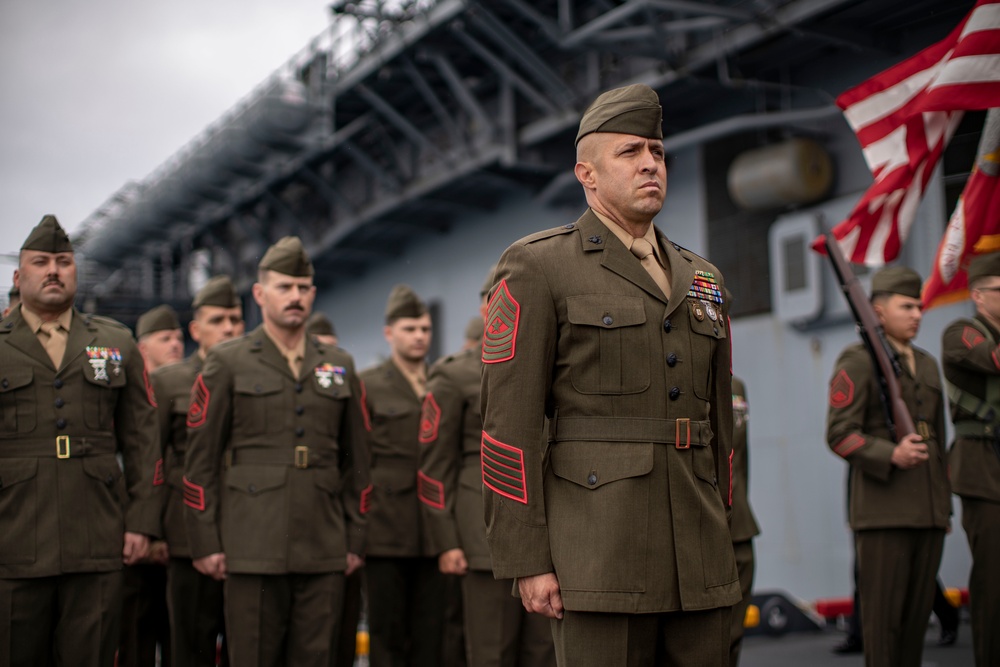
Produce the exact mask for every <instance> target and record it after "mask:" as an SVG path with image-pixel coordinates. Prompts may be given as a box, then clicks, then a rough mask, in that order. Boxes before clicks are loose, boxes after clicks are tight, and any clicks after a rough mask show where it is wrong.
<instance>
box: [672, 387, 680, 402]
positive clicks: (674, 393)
mask: <svg viewBox="0 0 1000 667" xmlns="http://www.w3.org/2000/svg"><path fill="white" fill-rule="evenodd" d="M680 397H681V388H680V387H673V388H671V389H670V400H671V401H676V400H677V399H678V398H680Z"/></svg>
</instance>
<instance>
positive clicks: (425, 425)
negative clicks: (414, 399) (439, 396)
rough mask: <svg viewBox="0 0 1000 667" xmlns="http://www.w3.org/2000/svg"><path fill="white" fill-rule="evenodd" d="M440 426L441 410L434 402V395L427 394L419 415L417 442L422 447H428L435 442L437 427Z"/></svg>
mask: <svg viewBox="0 0 1000 667" xmlns="http://www.w3.org/2000/svg"><path fill="white" fill-rule="evenodd" d="M440 425H441V408H440V407H438V404H437V401H435V400H434V394H432V393H431V392H427V395H426V396H424V405H423V408H422V409H421V414H420V436H419V437H418V440H419V441H420V444H422V445H429V444H430V443H432V442H434V441H435V440H437V437H438V426H440Z"/></svg>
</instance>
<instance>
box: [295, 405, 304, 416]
mask: <svg viewBox="0 0 1000 667" xmlns="http://www.w3.org/2000/svg"><path fill="white" fill-rule="evenodd" d="M305 411H306V409H305V407H304V406H301V405H296V406H295V414H297V415H301V414H302V413H303V412H305Z"/></svg>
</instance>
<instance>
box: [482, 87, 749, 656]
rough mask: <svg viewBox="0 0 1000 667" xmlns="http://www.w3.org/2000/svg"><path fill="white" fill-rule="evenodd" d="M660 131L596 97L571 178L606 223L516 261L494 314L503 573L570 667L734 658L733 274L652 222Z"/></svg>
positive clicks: (655, 111) (495, 453)
mask: <svg viewBox="0 0 1000 667" xmlns="http://www.w3.org/2000/svg"><path fill="white" fill-rule="evenodd" d="M661 126H662V119H661V107H660V105H659V99H658V97H657V95H656V93H655V92H654V91H653V90H652V89H650V88H649V87H648V86H643V85H634V86H628V87H626V88H619V89H616V90H612V91H609V92H607V93H604V94H602V95H601V96H600V97H598V98H597V100H596V101H595V102H594V103H593V104H592V105H591V106H590V107H589V108H588V109H587V111H586V112H585V113H584V115H583V118H582V120H581V122H580V130H579V134H578V137H577V141H578V145H577V160H578V162H577V164H576V167H575V172H576V176H577V179H578V180H579V181H580V182H581V184H582V185H583V187H584V191H585V193H586V196H587V202H588V204H589V205H590V208H589V209H588V210H587V211H586V212H585V213H584V214H583V215H582V216H581V217H580V218H579V219H578V220H577V221H576V222H570V223H568V224H565V225H563V226H561V227H557V228H555V229H551V230H548V231H544V232H540V233H537V234H534V235H532V236H528V237H526V238H523V239H521V240H520V241H517V242H516V243H514V244H513V245H512V246H510V247H509V248H508V249H507V250H506V251H505V252H504V254H503V256H502V257H501V259H500V262H499V265H498V268H497V272H496V275H495V281H496V285H495V286H494V287H493V290H492V293H491V297H490V304H489V311H488V314H487V317H486V331H485V334H484V338H483V350H482V359H483V362H484V369H483V382H482V404H483V433H482V442H481V448H482V457H483V461H482V478H483V483H484V485H485V487H486V488H485V490H484V502H485V513H486V523H487V528H486V530H487V540H488V543H489V546H490V550H491V555H492V563H493V572H494V575H495V576H496V577H497V578H514V577H516V578H518V591H519V593H520V596H521V598H522V601H523V604H524V605H525V607H526V608H527V609H528V610H529V611H535V612H539V613H542V614H543V615H546V616H549V617H551V618H554V619H555V620H553V622H552V624H551V625H552V631H553V639H554V641H555V647H556V658H557V661H558V664H560V665H572V666H573V667H580V666H587V665H595V666H596V665H600V666H602V667H607V666H609V665H661V664H683V665H689V666H694V665H727V664H728V662H729V629H730V628H729V626H730V616H731V613H730V612H731V607H732V605H734V604H736V603H737V602H738V601H739V600H740V585H739V575H738V573H737V570H736V563H735V559H734V556H733V547H732V540H731V538H730V533H729V525H728V522H727V515H728V512H729V504H730V485H729V482H730V469H729V465H730V442H731V440H732V435H733V421H732V420H733V412H732V387H731V374H730V367H731V364H730V344H729V341H728V340H727V338H728V336H729V322H728V316H727V310H728V305H727V303H726V301H725V299H724V298H723V296H722V294H723V293H724V290H725V285H724V281H723V278H722V276H721V274H720V273H719V271H718V269H716V268H715V267H714V266H713V265H712V264H710V263H709V262H707V261H706V260H704V259H702V258H701V257H699V256H697V255H695V254H694V253H692V252H690V251H688V250H686V249H684V248H681V247H680V246H678V245H676V244H673V243H671V242H670V241H669V240H668V239H667V238H666V236H664V235H663V233H662V232H660V230H658V229H657V228H656V227H655V226H654V225H653V224H652V219H653V216H654V215H656V214H657V213H658V212H659V210H660V208H661V207H662V205H663V199H664V196H665V192H666V167H665V164H664V154H663V145H662V141H661V138H662V127H661ZM546 418H548V419H549V420H550V422H549V427H548V433H547V442H548V444H547V447H543V446H542V443H544V442H546V434H545V433H544V429H545V419H546Z"/></svg>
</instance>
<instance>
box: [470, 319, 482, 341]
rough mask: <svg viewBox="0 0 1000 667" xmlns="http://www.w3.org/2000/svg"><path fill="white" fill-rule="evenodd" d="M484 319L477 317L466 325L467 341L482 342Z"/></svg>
mask: <svg viewBox="0 0 1000 667" xmlns="http://www.w3.org/2000/svg"><path fill="white" fill-rule="evenodd" d="M483 324H484V323H483V318H481V317H479V316H476V317H473V318H472V319H471V320H469V323H468V324H466V325H465V339H466V340H476V341H478V340H482V338H483V329H484V326H483Z"/></svg>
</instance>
